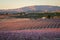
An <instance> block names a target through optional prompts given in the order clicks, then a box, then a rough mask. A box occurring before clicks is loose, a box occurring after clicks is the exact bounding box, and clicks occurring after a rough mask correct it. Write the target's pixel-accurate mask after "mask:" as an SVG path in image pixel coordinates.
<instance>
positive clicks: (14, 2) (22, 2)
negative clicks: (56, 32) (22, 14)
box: [0, 0, 60, 9]
mask: <svg viewBox="0 0 60 40" xmlns="http://www.w3.org/2000/svg"><path fill="white" fill-rule="evenodd" d="M34 5H52V6H60V0H0V9H15V8H21V7H25V6H34Z"/></svg>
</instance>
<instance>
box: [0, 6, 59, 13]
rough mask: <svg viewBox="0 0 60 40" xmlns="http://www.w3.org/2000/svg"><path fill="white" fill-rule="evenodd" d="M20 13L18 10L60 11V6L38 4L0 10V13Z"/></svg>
mask: <svg viewBox="0 0 60 40" xmlns="http://www.w3.org/2000/svg"><path fill="white" fill-rule="evenodd" d="M5 12H8V13H18V12H60V7H59V6H46V5H38V6H37V5H36V6H27V7H22V8H17V9H8V10H0V13H5Z"/></svg>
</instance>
